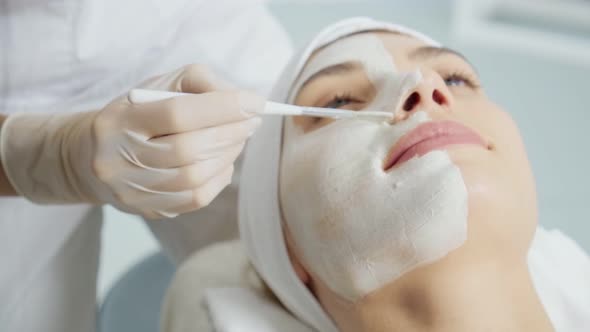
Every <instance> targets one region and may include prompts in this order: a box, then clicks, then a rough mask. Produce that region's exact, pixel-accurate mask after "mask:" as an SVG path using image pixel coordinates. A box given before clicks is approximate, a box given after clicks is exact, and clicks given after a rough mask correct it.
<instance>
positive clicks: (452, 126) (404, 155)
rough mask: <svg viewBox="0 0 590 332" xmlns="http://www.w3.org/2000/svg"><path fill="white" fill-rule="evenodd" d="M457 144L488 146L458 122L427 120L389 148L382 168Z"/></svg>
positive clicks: (389, 167)
mask: <svg viewBox="0 0 590 332" xmlns="http://www.w3.org/2000/svg"><path fill="white" fill-rule="evenodd" d="M458 144H471V145H480V146H483V147H485V148H486V149H487V148H488V145H487V144H486V142H485V141H484V140H483V138H481V136H480V135H478V134H477V133H476V132H475V131H473V130H472V129H470V128H468V127H466V126H464V125H462V124H460V123H458V122H454V121H435V122H427V123H424V124H421V125H419V126H418V127H416V128H414V130H412V131H410V132H409V133H407V134H406V135H404V136H403V137H402V138H401V139H400V140H399V141H398V142H397V144H395V145H394V146H393V147H392V148H391V150H390V151H389V153H388V154H387V158H386V159H385V164H384V165H385V167H384V168H383V169H384V170H385V171H388V170H390V169H391V168H393V167H394V166H397V165H401V164H402V163H404V162H405V161H407V160H409V159H411V158H413V157H415V156H423V155H425V154H427V153H428V152H430V151H433V150H442V149H443V148H444V147H447V146H450V145H458Z"/></svg>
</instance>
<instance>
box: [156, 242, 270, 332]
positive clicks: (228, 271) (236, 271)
mask: <svg viewBox="0 0 590 332" xmlns="http://www.w3.org/2000/svg"><path fill="white" fill-rule="evenodd" d="M227 287H244V288H247V289H250V290H253V291H254V292H256V293H259V294H260V295H262V296H268V294H267V291H266V288H265V286H264V283H263V282H262V280H261V279H260V278H259V277H258V275H257V274H256V272H255V270H254V269H253V267H252V266H251V265H250V263H249V260H248V257H247V255H246V253H245V250H244V248H243V247H242V244H241V242H240V241H239V240H232V241H226V242H220V243H215V244H213V245H211V246H208V247H206V248H203V249H202V250H199V251H197V252H196V253H194V254H193V255H191V256H190V257H189V258H188V259H186V260H185V262H184V263H183V264H182V265H181V266H180V267H179V268H178V270H177V271H176V273H175V275H174V278H173V279H172V282H171V284H170V286H169V287H168V290H167V292H166V295H165V298H164V303H163V305H162V311H161V315H160V331H162V332H180V331H183V332H186V331H194V332H210V331H214V329H213V326H212V323H211V318H210V315H209V311H208V308H207V306H206V303H205V296H206V293H207V291H208V290H210V289H214V288H227Z"/></svg>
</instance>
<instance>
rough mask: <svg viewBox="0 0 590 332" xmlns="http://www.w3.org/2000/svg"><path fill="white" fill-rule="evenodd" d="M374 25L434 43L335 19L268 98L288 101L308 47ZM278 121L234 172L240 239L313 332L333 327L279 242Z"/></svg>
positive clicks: (268, 122) (254, 141) (362, 21)
mask: <svg viewBox="0 0 590 332" xmlns="http://www.w3.org/2000/svg"><path fill="white" fill-rule="evenodd" d="M375 30H383V31H391V32H399V33H402V34H406V35H409V36H412V37H414V38H416V39H420V40H423V41H424V42H425V43H427V44H430V45H438V43H436V42H435V41H433V40H432V39H430V38H429V37H427V36H425V35H423V34H421V33H419V32H416V31H414V30H411V29H408V28H406V27H403V26H399V25H395V24H390V23H386V22H379V21H376V20H373V19H370V18H365V17H357V18H350V19H346V20H343V21H339V22H337V23H335V24H332V25H330V26H328V27H326V28H325V29H323V30H322V31H321V32H320V33H319V34H317V36H316V37H315V38H314V39H313V40H312V41H311V42H310V43H309V44H307V46H306V47H304V48H303V49H302V50H301V51H300V52H299V53H297V54H295V56H294V57H293V58H292V59H291V61H290V63H289V64H288V65H287V67H286V68H285V70H284V71H283V73H282V75H281V76H280V79H279V80H278V81H277V84H276V86H275V88H274V90H273V93H272V94H271V100H273V101H277V102H290V100H289V99H290V97H291V94H292V91H291V89H292V85H293V84H294V82H295V80H296V79H297V77H298V75H299V74H300V72H301V70H302V69H303V67H304V66H305V64H306V62H307V60H308V59H309V57H310V56H311V55H312V54H313V52H314V51H316V50H317V49H319V48H321V47H323V46H326V45H328V44H330V43H332V42H334V41H336V40H338V39H340V38H342V37H345V36H348V35H351V34H354V33H359V32H364V31H375ZM293 92H296V91H293ZM282 123H283V118H281V117H277V116H267V117H266V118H265V119H264V122H263V124H262V126H261V127H260V128H259V129H258V131H257V133H256V134H255V135H254V136H253V137H252V138H251V140H250V142H249V143H248V148H247V152H246V154H245V159H244V165H243V168H242V173H241V177H240V181H241V183H240V191H239V216H238V218H239V224H240V233H241V239H242V242H243V243H244V245H245V247H246V250H247V252H248V255H249V257H250V259H251V261H252V264H254V266H255V268H256V270H257V271H258V273H259V274H260V276H261V277H262V278H263V279H264V281H265V282H266V283H267V284H268V286H269V287H270V288H271V289H272V290H273V292H274V294H275V295H276V296H277V297H278V298H279V300H280V301H281V302H282V303H283V305H285V307H287V309H289V310H290V311H291V313H293V314H294V315H295V316H296V317H297V318H299V319H300V320H302V321H303V322H305V323H307V324H308V325H310V326H312V327H313V328H314V329H316V330H318V331H322V332H332V331H334V332H335V331H338V330H337V329H336V327H335V325H334V323H333V322H332V320H331V319H330V318H329V317H328V315H327V314H326V313H325V312H324V310H323V309H322V307H321V306H320V304H319V302H318V301H317V300H316V298H315V297H314V296H313V294H311V293H310V292H309V290H308V289H307V288H306V286H305V285H304V284H303V283H302V282H301V281H300V280H299V278H298V277H297V275H296V274H295V271H294V269H293V267H292V265H291V262H290V260H289V256H288V253H287V248H286V245H285V242H284V238H283V229H282V219H281V211H280V202H279V183H278V180H279V169H280V159H281V146H282V140H281V138H282V131H283V125H282Z"/></svg>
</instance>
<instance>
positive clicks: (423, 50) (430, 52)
mask: <svg viewBox="0 0 590 332" xmlns="http://www.w3.org/2000/svg"><path fill="white" fill-rule="evenodd" d="M443 55H453V56H458V57H460V58H461V59H463V60H465V62H467V63H469V64H471V63H470V62H469V60H467V58H466V57H465V56H464V55H463V54H461V53H460V52H458V51H455V50H453V49H450V48H447V47H436V46H421V47H418V48H416V49H415V50H413V51H412V52H410V54H409V56H408V58H410V59H411V60H427V59H432V58H437V57H440V56H443Z"/></svg>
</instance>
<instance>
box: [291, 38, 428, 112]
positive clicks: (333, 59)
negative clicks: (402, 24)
mask: <svg viewBox="0 0 590 332" xmlns="http://www.w3.org/2000/svg"><path fill="white" fill-rule="evenodd" d="M346 62H358V63H359V64H360V65H361V67H362V68H363V69H364V71H365V73H366V74H367V77H368V79H369V81H370V82H371V83H372V84H373V85H374V86H375V88H376V89H377V95H376V96H375V99H374V100H373V102H372V103H371V105H370V106H369V107H367V108H370V109H372V110H375V109H379V110H386V106H388V105H389V106H390V108H395V107H396V106H397V104H395V103H392V101H393V100H399V99H400V98H401V97H402V96H403V95H404V94H405V93H406V92H407V91H408V90H409V89H411V88H413V87H415V86H416V85H417V84H418V83H419V82H420V81H421V80H422V74H421V72H420V71H419V70H416V71H413V72H408V73H398V71H397V68H396V66H395V63H394V61H393V58H392V56H391V54H390V53H389V51H388V50H387V49H386V48H385V46H384V45H383V42H382V41H381V39H379V37H377V36H376V35H374V34H370V33H361V34H356V35H352V36H348V37H345V38H343V39H340V40H338V41H336V42H334V43H333V44H330V45H328V46H326V47H325V48H323V49H321V50H320V51H318V52H317V54H315V56H314V57H313V58H312V59H311V60H310V61H309V62H308V63H307V65H306V66H305V67H304V69H303V71H302V72H301V74H300V75H299V78H298V79H297V81H296V82H295V84H294V85H293V88H292V89H291V96H289V98H288V102H289V103H293V101H294V99H295V97H296V95H297V93H298V92H299V90H300V89H301V86H302V85H303V83H304V82H306V81H307V80H308V79H310V78H311V77H312V76H313V75H315V74H316V73H318V72H319V71H321V70H322V69H325V68H327V67H330V66H334V65H338V64H342V63H346Z"/></svg>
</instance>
